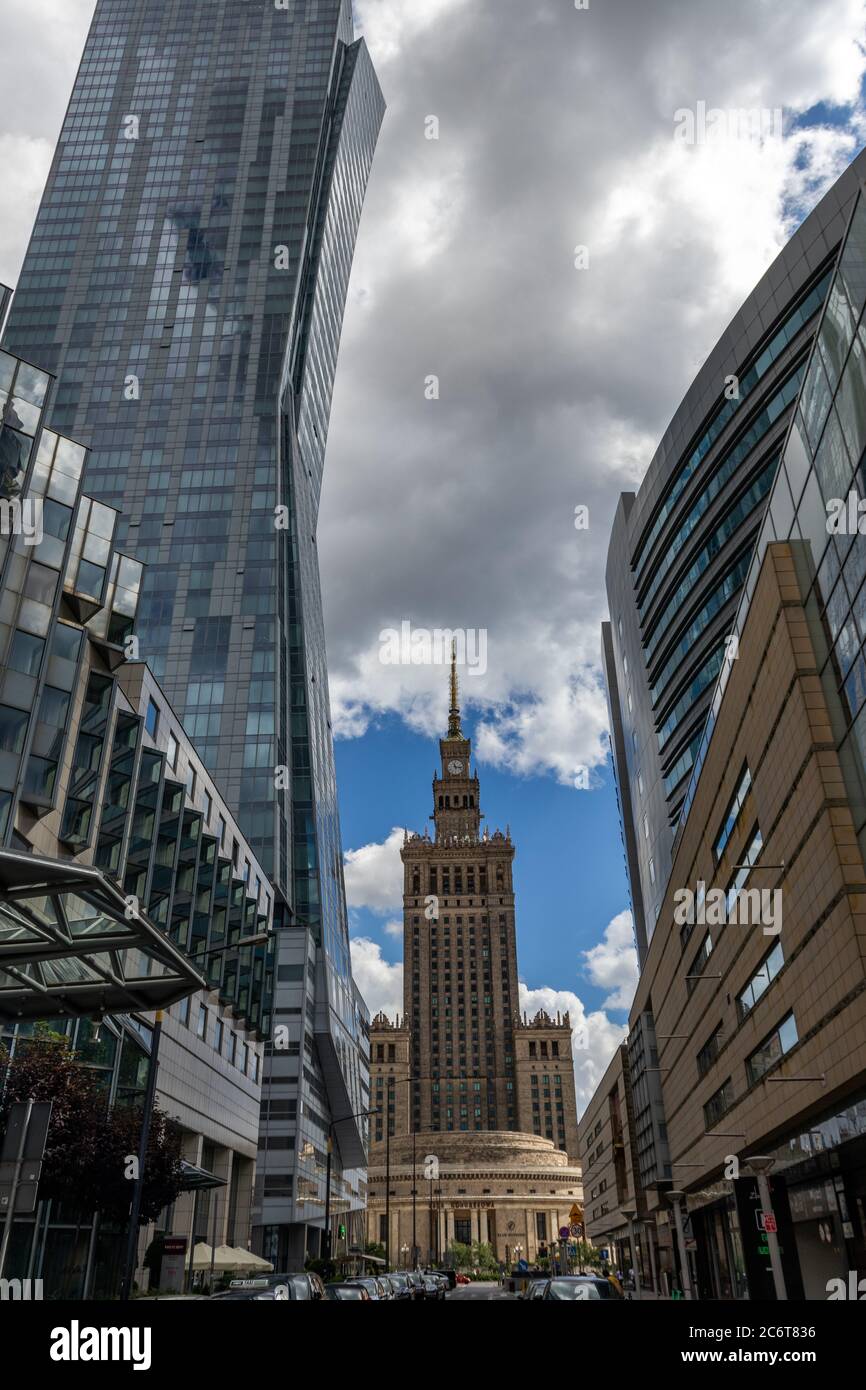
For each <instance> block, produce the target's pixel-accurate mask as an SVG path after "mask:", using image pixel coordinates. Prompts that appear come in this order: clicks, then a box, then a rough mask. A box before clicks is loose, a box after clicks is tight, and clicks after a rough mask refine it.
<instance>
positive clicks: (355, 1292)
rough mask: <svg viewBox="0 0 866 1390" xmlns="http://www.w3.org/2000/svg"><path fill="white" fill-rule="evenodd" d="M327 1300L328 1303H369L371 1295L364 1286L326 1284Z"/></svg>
mask: <svg viewBox="0 0 866 1390" xmlns="http://www.w3.org/2000/svg"><path fill="white" fill-rule="evenodd" d="M325 1299H326V1301H327V1302H328V1303H369V1302H371V1299H370V1295H369V1294H368V1292H367V1290H366V1289H365V1288H364V1286H363V1284H326V1285H325Z"/></svg>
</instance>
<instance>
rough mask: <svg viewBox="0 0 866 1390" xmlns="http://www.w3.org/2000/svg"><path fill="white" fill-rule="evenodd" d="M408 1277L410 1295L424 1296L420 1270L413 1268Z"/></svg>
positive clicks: (422, 1278) (422, 1277) (415, 1296)
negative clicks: (410, 1289) (410, 1288)
mask: <svg viewBox="0 0 866 1390" xmlns="http://www.w3.org/2000/svg"><path fill="white" fill-rule="evenodd" d="M408 1278H409V1283H410V1285H411V1287H412V1297H413V1298H425V1297H426V1293H425V1290H424V1275H423V1274H422V1273H421V1271H420V1270H417V1269H413V1271H412V1273H411V1274H410V1275H409V1276H408Z"/></svg>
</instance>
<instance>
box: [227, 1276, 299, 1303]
mask: <svg viewBox="0 0 866 1390" xmlns="http://www.w3.org/2000/svg"><path fill="white" fill-rule="evenodd" d="M236 1282H237V1283H238V1284H239V1282H240V1281H236ZM214 1298H218V1299H220V1300H221V1301H222V1302H223V1303H274V1302H277V1303H294V1302H297V1301H298V1295H297V1292H296V1291H295V1288H294V1286H293V1285H292V1284H269V1283H268V1281H267V1279H247V1280H245V1281H244V1283H243V1287H235V1284H234V1283H233V1284H232V1285H230V1287H229V1288H227V1289H223V1290H221V1292H220V1293H214V1294H211V1299H214Z"/></svg>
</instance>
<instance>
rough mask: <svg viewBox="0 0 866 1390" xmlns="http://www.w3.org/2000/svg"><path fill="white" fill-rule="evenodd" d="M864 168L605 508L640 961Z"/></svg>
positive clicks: (613, 681)
mask: <svg viewBox="0 0 866 1390" xmlns="http://www.w3.org/2000/svg"><path fill="white" fill-rule="evenodd" d="M864 169H866V156H864V155H861V156H859V157H858V159H857V160H855V161H854V163H853V164H852V165H851V167H850V168H849V169H848V170H846V172H845V173H844V175H843V176H842V177H841V178H840V179H839V180H838V182H837V183H836V184H835V185H834V187H833V188H832V189H831V190H830V191H829V192H828V193H827V194H826V196H825V197H824V198H823V199H822V201H821V202H820V204H819V205H818V206H817V207H816V208H815V210H814V211H813V212H812V213H811V214H810V216H809V217H807V218H806V219H805V221H804V222H803V223H802V225H801V226H800V227H799V229H798V230H797V232H796V233H795V234H794V236H793V237H792V238H791V240H790V241H789V242H788V244H787V245H786V247H785V248H784V250H783V251H782V252H781V253H780V255H779V256H778V257H777V259H776V261H775V262H774V263H773V265H772V266H771V267H770V269H769V270H768V271H767V273H766V275H765V276H764V277H763V278H762V280H761V281H760V282H759V284H758V285H757V286H756V288H755V290H754V291H753V293H752V294H751V295H750V296H749V298H748V300H746V302H745V303H744V305H743V306H742V308H741V309H740V310H739V312H738V314H737V315H736V317H735V318H734V319H733V321H732V322H731V324H730V325H729V327H728V328H727V329H726V331H725V333H724V334H723V335H722V337H721V339H720V340H719V342H718V343H717V344H716V346H715V348H714V349H713V351H712V352H711V353H710V355H709V357H708V358H707V360H706V362H705V364H704V366H703V367H702V368H701V371H700V373H699V374H698V376H697V377H696V378H695V380H694V382H693V383H692V385H691V387H690V388H689V391H688V393H687V394H686V396H685V398H684V400H683V402H682V404H681V405H680V407H679V409H678V410H677V413H676V415H675V416H674V418H673V420H672V422H671V425H670V426H669V428H668V430H667V432H666V434H665V436H664V439H663V440H662V442H661V444H660V445H659V448H658V449H657V451H656V453H655V455H654V457H653V459H652V461H651V463H650V466H649V468H648V470H647V474H646V476H645V478H644V481H643V483H642V485H641V487H640V490H639V492H638V493H637V494H636V495H635V494H633V493H627V494H623V496H622V497H621V499H620V504H619V507H618V509H617V513H616V518H615V521H614V527H613V533H612V537H611V543H610V548H609V552H608V565H607V591H608V601H609V605H610V615H611V616H610V622H609V624H606V625H605V627H604V630H603V633H602V655H603V664H604V669H605V678H606V684H607V690H608V699H609V704H610V713H611V741H612V747H613V755H614V764H615V769H616V777H617V786H618V793H619V800H620V810H621V815H622V821H623V840H624V845H625V852H626V859H627V864H628V871H629V879H630V884H631V896H632V905H633V909H634V918H635V931H636V936H637V942H638V950H639V954H640V956H641V958H642V959H643V958H644V957H645V955H646V950H647V944H648V942H649V940H650V938H651V937H652V933H653V930H654V928H655V924H656V920H657V917H658V913H659V910H660V906H661V902H662V898H663V895H664V891H665V887H666V885H667V881H668V877H669V874H670V868H671V854H672V847H673V843H674V835H675V832H676V828H677V825H678V823H679V821H680V818H681V815H682V809H683V802H684V798H685V795H686V791H687V788H688V785H689V778H690V775H691V774H692V772H693V769H694V766H695V760H696V758H697V756H698V750H699V745H700V741H701V736H702V733H703V729H704V725H705V723H706V719H707V713H708V709H709V705H710V701H711V699H712V695H713V690H714V687H715V683H716V681H717V680H718V678H719V675H720V672H721V671H722V668H723V664H724V662H725V659H726V656H727V654H728V651H729V650H732V649H731V648H730V647H729V643H728V639H729V638H730V637H731V636H732V633H733V627H732V623H733V617H734V614H735V613H736V609H737V603H738V601H739V598H740V595H741V593H742V591H743V585H744V583H745V580H746V576H747V573H748V570H749V565H750V563H751V559H752V555H753V553H754V549H755V544H756V541H757V538H758V534H759V532H760V528H761V525H762V522H763V519H764V515H765V512H766V508H767V502H768V497H769V494H770V489H771V487H772V485H773V479H774V477H775V474H776V472H777V469H778V466H779V460H780V456H781V450H782V445H783V443H784V439H785V435H786V432H787V429H788V426H789V424H790V421H791V417H792V412H793V409H794V405H795V403H796V400H797V396H798V393H799V391H800V389H801V387H802V385H803V381H804V374H805V370H806V363H807V360H808V356H809V351H810V348H811V345H812V342H813V338H814V333H815V329H816V326H817V323H818V321H819V317H820V313H821V310H822V308H823V305H824V303H825V301H826V298H827V294H828V290H829V286H830V281H831V277H832V268H833V264H834V261H835V258H836V255H837V252H838V249H839V245H840V242H841V238H842V235H843V232H844V229H845V226H846V223H847V219H848V216H849V214H850V210H851V205H852V200H853V198H854V196H855V194H856V191H857V187H858V177H860V176H862V174H863V172H864Z"/></svg>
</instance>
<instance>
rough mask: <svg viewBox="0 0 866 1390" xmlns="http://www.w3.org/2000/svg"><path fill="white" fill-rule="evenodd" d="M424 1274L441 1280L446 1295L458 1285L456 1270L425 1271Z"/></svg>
mask: <svg viewBox="0 0 866 1390" xmlns="http://www.w3.org/2000/svg"><path fill="white" fill-rule="evenodd" d="M424 1273H425V1274H429V1275H430V1276H431V1277H432V1278H433V1279H441V1280H442V1281H443V1284H444V1288H445V1292H446V1293H448V1292H449V1290H451V1289H453V1288H454V1287H455V1285H456V1283H457V1273H456V1271H455V1270H447V1269H425V1271H424ZM452 1279H453V1282H452Z"/></svg>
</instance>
